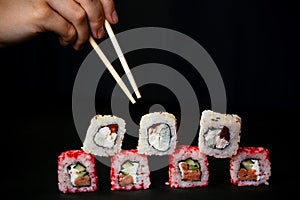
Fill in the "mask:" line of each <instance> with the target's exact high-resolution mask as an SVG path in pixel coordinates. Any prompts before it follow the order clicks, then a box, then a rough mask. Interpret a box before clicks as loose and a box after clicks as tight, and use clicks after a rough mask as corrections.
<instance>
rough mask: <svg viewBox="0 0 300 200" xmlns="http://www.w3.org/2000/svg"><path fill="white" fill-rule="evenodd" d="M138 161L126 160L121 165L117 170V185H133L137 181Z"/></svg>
mask: <svg viewBox="0 0 300 200" xmlns="http://www.w3.org/2000/svg"><path fill="white" fill-rule="evenodd" d="M138 167H139V162H133V161H129V160H128V161H126V162H124V163H123V164H122V165H121V170H120V172H119V177H118V181H119V185H120V186H121V187H124V186H130V185H134V184H135V183H136V182H137V171H138Z"/></svg>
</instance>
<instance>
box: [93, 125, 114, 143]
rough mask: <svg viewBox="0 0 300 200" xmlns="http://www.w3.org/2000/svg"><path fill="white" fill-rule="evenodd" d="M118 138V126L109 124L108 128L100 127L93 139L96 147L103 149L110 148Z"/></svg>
mask: <svg viewBox="0 0 300 200" xmlns="http://www.w3.org/2000/svg"><path fill="white" fill-rule="evenodd" d="M117 136H118V125H117V124H111V125H108V126H102V127H100V128H99V129H98V130H97V133H96V134H95V137H94V142H95V144H96V145H98V146H100V147H105V148H112V147H113V146H114V145H115V143H116V139H117Z"/></svg>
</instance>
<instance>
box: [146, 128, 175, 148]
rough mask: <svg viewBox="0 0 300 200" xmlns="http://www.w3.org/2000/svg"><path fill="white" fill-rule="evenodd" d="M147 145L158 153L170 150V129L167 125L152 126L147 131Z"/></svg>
mask: <svg viewBox="0 0 300 200" xmlns="http://www.w3.org/2000/svg"><path fill="white" fill-rule="evenodd" d="M147 132H148V142H149V144H150V145H151V146H152V147H153V148H154V149H156V150H158V151H167V150H168V149H169V148H170V141H171V129H170V127H169V125H168V124H165V123H158V124H153V125H152V126H150V127H149V128H148V130H147Z"/></svg>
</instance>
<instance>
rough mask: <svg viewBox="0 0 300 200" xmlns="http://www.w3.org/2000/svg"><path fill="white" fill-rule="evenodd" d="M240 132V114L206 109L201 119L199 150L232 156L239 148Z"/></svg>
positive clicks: (224, 156) (226, 156)
mask: <svg viewBox="0 0 300 200" xmlns="http://www.w3.org/2000/svg"><path fill="white" fill-rule="evenodd" d="M240 132H241V118H240V117H239V116H238V115H235V114H221V113H217V112H213V111H211V110H205V111H203V112H202V115H201V119H200V132H199V138H198V147H199V150H200V151H201V152H202V153H204V154H206V155H208V156H214V157H216V158H230V157H231V156H233V155H235V154H236V152H237V150H238V148H239V142H240Z"/></svg>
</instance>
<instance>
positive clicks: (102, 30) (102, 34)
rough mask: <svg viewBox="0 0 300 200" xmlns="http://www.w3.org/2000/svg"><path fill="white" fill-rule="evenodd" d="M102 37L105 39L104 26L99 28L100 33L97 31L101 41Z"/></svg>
mask: <svg viewBox="0 0 300 200" xmlns="http://www.w3.org/2000/svg"><path fill="white" fill-rule="evenodd" d="M102 37H104V28H103V26H101V28H99V29H98V31H97V38H98V39H100V38H102Z"/></svg>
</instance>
